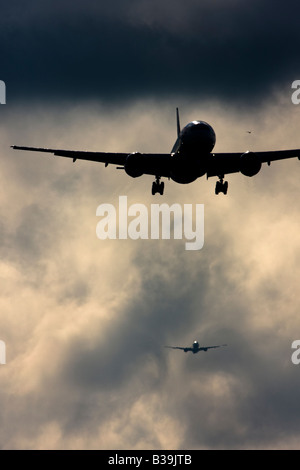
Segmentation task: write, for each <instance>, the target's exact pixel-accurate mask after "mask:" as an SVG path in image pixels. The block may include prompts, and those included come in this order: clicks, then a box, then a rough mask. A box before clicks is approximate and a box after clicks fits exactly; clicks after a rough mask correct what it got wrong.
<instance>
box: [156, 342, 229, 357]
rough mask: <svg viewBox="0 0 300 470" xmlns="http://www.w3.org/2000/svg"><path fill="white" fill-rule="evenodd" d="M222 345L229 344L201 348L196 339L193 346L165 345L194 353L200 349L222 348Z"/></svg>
mask: <svg viewBox="0 0 300 470" xmlns="http://www.w3.org/2000/svg"><path fill="white" fill-rule="evenodd" d="M222 346H227V344H220V345H218V346H203V347H201V348H200V347H199V343H198V341H194V342H193V345H192V347H191V348H181V347H180V346H165V348H171V349H182V351H184V352H188V351H192V353H193V354H196V353H198V352H199V351H207V350H208V349H214V348H221V347H222Z"/></svg>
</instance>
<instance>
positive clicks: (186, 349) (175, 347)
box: [165, 346, 192, 352]
mask: <svg viewBox="0 0 300 470" xmlns="http://www.w3.org/2000/svg"><path fill="white" fill-rule="evenodd" d="M165 348H171V349H181V350H182V351H184V352H187V351H192V348H181V347H180V346H165Z"/></svg>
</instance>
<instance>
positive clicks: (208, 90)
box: [0, 0, 299, 107]
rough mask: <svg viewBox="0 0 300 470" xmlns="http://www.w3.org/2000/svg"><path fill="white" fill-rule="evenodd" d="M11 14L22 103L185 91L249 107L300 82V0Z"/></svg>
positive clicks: (19, 9) (6, 27) (97, 5)
mask: <svg viewBox="0 0 300 470" xmlns="http://www.w3.org/2000/svg"><path fill="white" fill-rule="evenodd" d="M5 8H6V10H5V14H3V17H2V20H0V21H1V23H2V37H1V57H2V70H3V72H2V73H3V77H1V79H3V80H5V81H6V84H7V99H8V100H10V101H11V102H14V103H17V102H18V101H20V100H25V101H33V100H36V101H39V100H40V99H41V98H42V100H47V101H50V102H51V101H53V100H71V101H73V102H74V101H77V102H81V101H82V102H84V101H85V100H87V99H90V100H93V99H94V98H96V99H98V100H101V101H104V102H108V103H109V102H110V103H111V102H115V103H116V104H117V103H124V102H128V101H129V102H130V100H136V99H137V98H139V97H141V98H147V97H154V98H156V99H157V98H158V97H161V98H164V99H165V98H166V97H170V96H171V95H173V96H178V95H183V96H184V97H191V98H193V97H197V98H201V99H205V98H207V97H210V98H211V99H212V98H215V99H218V100H220V99H221V100H226V101H229V102H235V103H239V104H241V105H243V106H248V107H249V106H250V105H255V106H258V105H259V103H260V102H261V101H262V100H268V99H269V97H270V95H272V93H273V92H274V90H277V89H279V90H282V89H285V88H286V87H290V85H291V83H292V82H293V81H294V80H295V79H297V78H299V77H298V76H297V74H299V66H298V63H297V57H298V51H297V47H298V46H297V44H298V43H297V38H298V23H297V11H298V8H299V7H298V5H296V4H295V2H292V6H291V8H289V9H287V7H286V4H284V5H283V4H279V3H278V2H277V4H276V7H274V4H273V3H272V4H270V2H269V1H267V0H265V1H256V2H252V3H251V4H249V3H246V2H244V1H243V2H237V1H234V0H232V1H231V2H226V5H225V4H224V2H219V1H215V2H206V1H205V2H201V4H200V3H199V2H196V1H195V0H189V1H188V2H185V3H182V2H180V1H177V0H176V1H172V4H170V2H169V1H168V0H165V1H160V2H157V1H154V2H152V1H151V2H149V1H148V0H145V1H138V2H137V1H136V0H131V1H129V2H126V7H125V5H124V2H120V1H118V0H115V1H114V2H111V3H110V4H109V5H108V4H107V2H95V1H92V0H90V1H88V2H85V3H84V6H83V3H82V2H70V1H67V0H65V1H62V2H60V4H59V5H58V4H56V5H53V2H43V3H42V4H40V3H39V2H36V1H31V2H29V4H26V8H25V7H24V6H22V5H20V4H19V2H10V4H9V5H6V7H5ZM270 10H271V12H270ZM20 70H22V73H21V74H20Z"/></svg>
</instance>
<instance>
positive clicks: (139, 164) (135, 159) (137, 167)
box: [124, 152, 144, 178]
mask: <svg viewBox="0 0 300 470" xmlns="http://www.w3.org/2000/svg"><path fill="white" fill-rule="evenodd" d="M124 169H125V171H126V173H127V175H129V176H131V177H132V178H137V177H138V176H142V175H143V174H144V170H143V157H142V155H141V154H140V153H138V152H135V153H131V154H129V155H128V157H127V158H126V161H125V165H124Z"/></svg>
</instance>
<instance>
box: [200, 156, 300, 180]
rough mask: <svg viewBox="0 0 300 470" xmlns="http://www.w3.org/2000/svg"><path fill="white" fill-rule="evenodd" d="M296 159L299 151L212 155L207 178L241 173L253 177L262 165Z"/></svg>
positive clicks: (299, 157)
mask: <svg viewBox="0 0 300 470" xmlns="http://www.w3.org/2000/svg"><path fill="white" fill-rule="evenodd" d="M295 157H298V159H299V160H300V149H294V150H271V151H264V152H249V151H247V152H244V153H243V152H235V153H212V154H211V158H210V159H209V161H208V170H207V178H209V177H211V176H220V175H226V174H228V173H238V172H241V173H243V174H245V175H246V176H254V175H255V174H256V173H258V171H259V170H260V167H261V165H262V163H268V165H270V164H271V162H273V161H276V160H285V159H287V158H295ZM247 173H249V174H247Z"/></svg>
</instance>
